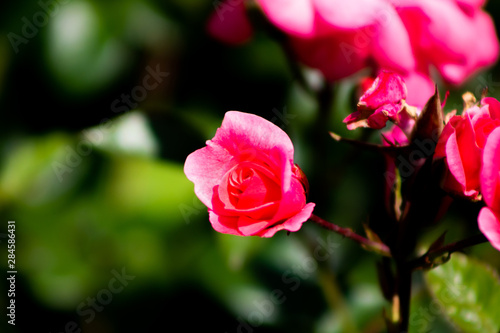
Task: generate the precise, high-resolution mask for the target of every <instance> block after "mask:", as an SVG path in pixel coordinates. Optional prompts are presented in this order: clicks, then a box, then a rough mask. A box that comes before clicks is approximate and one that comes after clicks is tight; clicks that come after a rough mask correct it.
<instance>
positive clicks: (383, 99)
mask: <svg viewBox="0 0 500 333" xmlns="http://www.w3.org/2000/svg"><path fill="white" fill-rule="evenodd" d="M406 96H407V92H406V86H405V83H404V81H403V79H402V78H401V76H399V75H398V74H395V73H391V72H388V71H382V72H381V73H380V74H379V76H377V78H376V79H375V81H374V82H373V84H372V86H371V87H370V88H369V89H368V90H367V91H366V92H365V93H364V94H363V96H361V98H360V99H359V102H358V106H357V111H356V112H353V113H352V114H350V115H349V116H347V117H346V118H345V119H344V123H346V124H347V128H348V129H350V130H352V129H355V128H358V127H370V128H375V129H380V128H383V127H385V124H386V123H387V121H388V120H391V121H393V122H394V123H397V122H398V121H399V116H398V114H399V112H401V111H402V110H403V108H404V107H405V99H406Z"/></svg>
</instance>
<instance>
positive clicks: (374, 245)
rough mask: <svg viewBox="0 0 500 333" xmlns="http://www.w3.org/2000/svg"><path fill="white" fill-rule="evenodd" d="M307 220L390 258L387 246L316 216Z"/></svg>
mask: <svg viewBox="0 0 500 333" xmlns="http://www.w3.org/2000/svg"><path fill="white" fill-rule="evenodd" d="M309 220H311V221H313V222H315V223H317V224H319V225H320V226H322V227H323V228H325V229H328V230H331V231H333V232H336V233H338V234H339V235H342V236H344V237H346V238H349V239H352V240H353V241H355V242H357V243H358V244H360V245H361V246H362V247H363V248H364V249H366V250H369V251H372V252H376V253H378V254H381V255H383V256H386V257H390V256H391V251H390V249H389V247H388V246H387V245H385V244H383V243H379V242H375V241H372V240H370V239H368V238H365V237H363V236H361V235H358V234H357V233H355V232H354V231H353V230H352V229H350V228H343V227H340V226H338V225H336V224H333V223H331V222H328V221H326V220H323V219H322V218H321V217H319V216H316V215H314V214H312V215H311V217H310V218H309Z"/></svg>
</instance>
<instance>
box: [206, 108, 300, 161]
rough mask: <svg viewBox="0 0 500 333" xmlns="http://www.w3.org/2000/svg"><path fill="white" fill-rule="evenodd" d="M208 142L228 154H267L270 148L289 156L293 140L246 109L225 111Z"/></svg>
mask: <svg viewBox="0 0 500 333" xmlns="http://www.w3.org/2000/svg"><path fill="white" fill-rule="evenodd" d="M212 142H214V143H215V144H218V145H220V146H221V147H223V148H224V149H226V150H227V151H228V153H229V154H230V155H231V156H240V155H242V154H245V156H246V157H245V158H246V160H251V159H253V158H258V156H260V155H262V154H263V155H266V154H267V155H269V154H270V153H271V151H274V150H278V151H280V152H281V153H283V154H284V156H286V157H287V159H288V160H290V161H292V160H293V144H292V141H291V140H290V138H289V137H288V135H287V134H286V133H285V132H284V131H283V130H282V129H281V128H279V127H278V126H276V125H274V124H273V123H271V122H270V121H267V120H266V119H264V118H261V117H259V116H257V115H254V114H250V113H245V112H239V111H228V112H226V115H225V116H224V120H223V121H222V125H221V127H220V128H219V129H218V130H217V133H216V134H215V137H214V138H213V139H212Z"/></svg>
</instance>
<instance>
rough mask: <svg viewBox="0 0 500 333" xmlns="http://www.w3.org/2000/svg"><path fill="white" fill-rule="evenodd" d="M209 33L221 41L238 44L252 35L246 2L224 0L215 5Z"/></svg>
mask: <svg viewBox="0 0 500 333" xmlns="http://www.w3.org/2000/svg"><path fill="white" fill-rule="evenodd" d="M207 29H208V33H209V34H210V35H211V36H213V37H214V38H216V39H218V40H220V41H221V42H224V43H228V44H232V45H238V44H243V43H245V42H246V41H248V40H249V39H250V38H251V37H252V27H251V24H250V21H249V20H248V17H247V13H246V8H245V2H244V1H239V2H236V3H235V4H233V2H232V1H229V0H224V1H222V2H220V3H219V4H218V5H217V6H215V11H214V12H213V13H212V15H211V16H210V18H209V20H208V24H207Z"/></svg>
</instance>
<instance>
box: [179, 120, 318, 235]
mask: <svg viewBox="0 0 500 333" xmlns="http://www.w3.org/2000/svg"><path fill="white" fill-rule="evenodd" d="M293 152H294V149H293V145H292V142H291V140H290V138H289V137H288V135H287V134H286V133H285V132H284V131H283V130H281V129H280V128H279V127H278V126H276V125H274V124H272V123H271V122H269V121H267V120H265V119H263V118H261V117H258V116H256V115H253V114H248V113H243V112H237V111H229V112H227V113H226V115H225V117H224V120H223V122H222V125H221V127H220V128H219V129H218V130H217V132H216V134H215V137H214V138H213V139H212V140H209V141H207V146H206V147H204V148H201V149H198V150H196V151H195V152H193V153H191V154H190V155H189V156H188V157H187V159H186V162H185V165H184V172H185V174H186V176H187V178H188V179H189V180H191V181H192V182H193V183H194V185H195V193H196V195H197V196H198V198H199V199H200V200H201V202H203V203H204V204H205V205H206V206H207V207H208V211H209V219H210V222H211V224H212V226H213V228H214V229H215V230H216V231H219V232H222V233H227V234H233V235H241V236H251V235H254V236H261V237H271V236H273V235H274V234H275V233H276V232H277V231H279V230H282V229H285V230H288V231H297V230H299V229H300V227H301V226H302V223H303V222H305V221H307V219H308V218H309V217H310V216H311V214H312V211H313V208H314V203H306V192H307V187H308V185H307V179H306V177H305V176H304V174H303V173H302V171H301V170H300V169H299V167H298V166H296V165H295V164H294V163H293Z"/></svg>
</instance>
